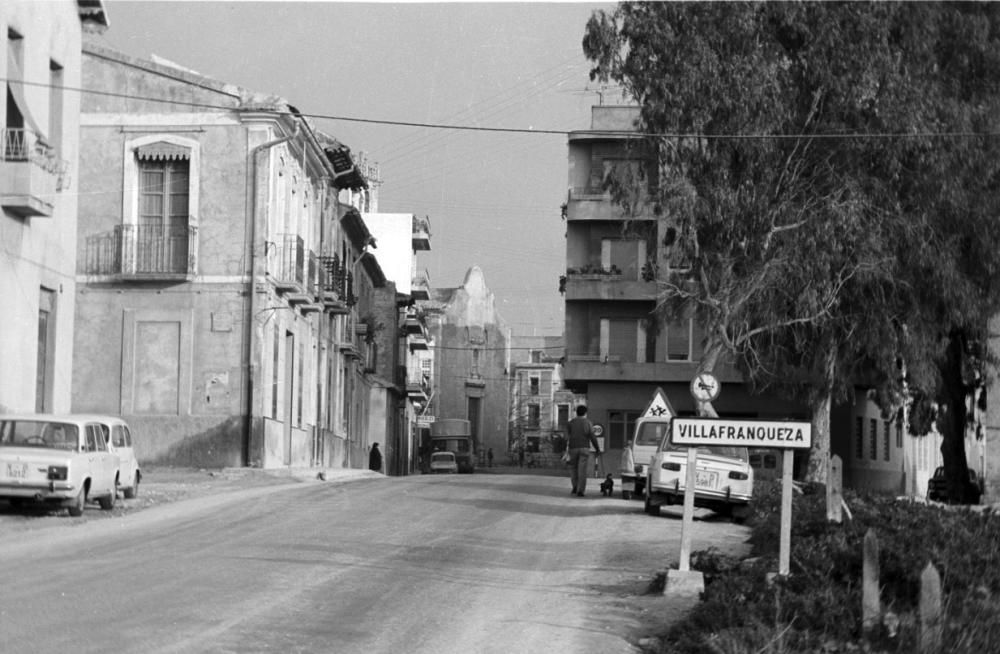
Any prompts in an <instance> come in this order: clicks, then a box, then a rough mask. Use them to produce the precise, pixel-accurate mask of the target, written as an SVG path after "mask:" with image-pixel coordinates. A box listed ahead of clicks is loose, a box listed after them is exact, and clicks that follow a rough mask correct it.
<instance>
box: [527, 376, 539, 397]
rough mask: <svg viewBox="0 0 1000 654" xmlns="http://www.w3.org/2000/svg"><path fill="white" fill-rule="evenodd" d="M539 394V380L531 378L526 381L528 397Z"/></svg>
mask: <svg viewBox="0 0 1000 654" xmlns="http://www.w3.org/2000/svg"><path fill="white" fill-rule="evenodd" d="M538 392H539V379H538V377H532V378H530V379H529V380H528V393H529V394H530V395H538Z"/></svg>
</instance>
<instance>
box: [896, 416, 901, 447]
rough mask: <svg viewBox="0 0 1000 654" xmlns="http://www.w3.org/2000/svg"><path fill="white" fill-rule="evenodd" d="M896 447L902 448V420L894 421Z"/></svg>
mask: <svg viewBox="0 0 1000 654" xmlns="http://www.w3.org/2000/svg"><path fill="white" fill-rule="evenodd" d="M896 447H897V448H899V449H903V421H902V420H897V421H896Z"/></svg>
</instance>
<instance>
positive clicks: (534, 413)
mask: <svg viewBox="0 0 1000 654" xmlns="http://www.w3.org/2000/svg"><path fill="white" fill-rule="evenodd" d="M541 415H542V412H541V407H540V406H539V405H537V404H529V405H528V424H527V426H528V427H529V428H531V429H538V425H539V423H540V422H541Z"/></svg>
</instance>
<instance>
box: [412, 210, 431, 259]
mask: <svg viewBox="0 0 1000 654" xmlns="http://www.w3.org/2000/svg"><path fill="white" fill-rule="evenodd" d="M411 243H412V247H413V250H414V251H417V250H430V249H431V223H430V220H428V219H427V218H417V217H416V216H414V217H413V236H412V240H411Z"/></svg>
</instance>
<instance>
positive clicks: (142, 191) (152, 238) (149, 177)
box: [135, 160, 190, 273]
mask: <svg viewBox="0 0 1000 654" xmlns="http://www.w3.org/2000/svg"><path fill="white" fill-rule="evenodd" d="M189 186H190V180H189V166H188V162H187V161H186V160H179V161H174V160H141V161H140V162H139V215H138V222H137V224H136V232H135V244H136V250H135V253H136V272H140V273H150V272H181V273H182V272H186V271H187V258H188V247H187V246H188V188H189Z"/></svg>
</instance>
